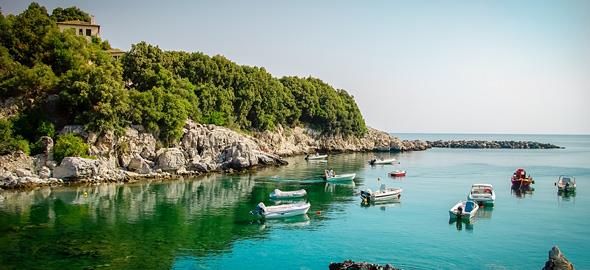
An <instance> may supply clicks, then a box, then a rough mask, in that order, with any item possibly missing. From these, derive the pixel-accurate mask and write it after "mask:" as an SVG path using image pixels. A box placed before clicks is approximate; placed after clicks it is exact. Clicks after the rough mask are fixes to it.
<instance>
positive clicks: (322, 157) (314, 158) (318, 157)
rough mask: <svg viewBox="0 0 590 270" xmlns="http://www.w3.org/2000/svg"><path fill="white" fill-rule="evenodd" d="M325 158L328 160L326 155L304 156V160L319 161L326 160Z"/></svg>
mask: <svg viewBox="0 0 590 270" xmlns="http://www.w3.org/2000/svg"><path fill="white" fill-rule="evenodd" d="M327 158H328V155H320V154H315V155H306V156H305V160H320V159H327Z"/></svg>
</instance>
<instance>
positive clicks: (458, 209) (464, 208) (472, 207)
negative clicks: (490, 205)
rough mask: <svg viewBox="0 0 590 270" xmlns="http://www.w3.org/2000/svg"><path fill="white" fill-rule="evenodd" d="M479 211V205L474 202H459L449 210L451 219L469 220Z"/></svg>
mask: <svg viewBox="0 0 590 270" xmlns="http://www.w3.org/2000/svg"><path fill="white" fill-rule="evenodd" d="M477 210H479V205H477V203H475V202H474V201H459V202H458V203H457V204H455V205H454V206H453V207H451V209H450V210H449V217H450V218H451V219H471V218H472V217H473V216H475V214H476V213H477Z"/></svg>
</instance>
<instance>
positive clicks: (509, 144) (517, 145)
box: [426, 140, 562, 149]
mask: <svg viewBox="0 0 590 270" xmlns="http://www.w3.org/2000/svg"><path fill="white" fill-rule="evenodd" d="M426 143H427V144H428V146H429V147H433V148H434V147H436V148H477V149H479V148H493V149H499V148H503V149H555V148H562V147H559V146H557V145H554V144H550V143H540V142H532V141H477V140H468V141H466V140H459V141H442V140H438V141H426Z"/></svg>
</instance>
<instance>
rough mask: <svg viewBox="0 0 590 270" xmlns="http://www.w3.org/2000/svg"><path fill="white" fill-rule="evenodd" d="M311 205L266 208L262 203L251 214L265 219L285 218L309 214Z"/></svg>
mask: <svg viewBox="0 0 590 270" xmlns="http://www.w3.org/2000/svg"><path fill="white" fill-rule="evenodd" d="M309 207H311V204H309V203H293V204H281V205H273V206H266V205H264V203H262V202H260V203H259V204H258V205H256V209H255V210H253V211H251V212H250V213H251V214H255V215H259V216H261V217H264V218H269V219H270V218H284V217H293V216H298V215H304V214H307V211H309Z"/></svg>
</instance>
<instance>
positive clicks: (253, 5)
mask: <svg viewBox="0 0 590 270" xmlns="http://www.w3.org/2000/svg"><path fill="white" fill-rule="evenodd" d="M29 3H30V2H28V1H15V0H9V1H6V0H3V1H1V2H0V7H1V8H2V12H3V14H18V13H20V12H22V11H23V10H24V9H25V8H26V7H27V6H28V5H29ZM38 3H40V4H41V5H43V6H45V7H47V9H48V11H49V12H51V10H53V9H54V8H55V7H58V6H59V7H69V6H78V7H80V8H81V9H83V10H85V11H87V12H89V13H90V14H92V15H94V16H95V18H96V21H97V23H98V24H100V25H101V37H102V38H103V39H106V40H108V41H109V42H110V44H111V45H112V46H114V47H118V48H121V49H123V50H129V49H130V47H131V44H135V43H138V42H140V41H146V42H148V43H151V44H154V45H158V46H159V47H160V48H162V49H164V50H184V51H191V52H194V51H200V52H204V53H206V54H209V55H216V54H221V55H224V56H226V57H227V58H229V59H230V60H232V61H234V62H236V63H238V64H244V65H251V66H262V67H265V68H266V70H267V71H268V72H270V73H272V74H273V75H274V76H276V77H281V76H286V75H296V76H303V77H307V76H312V77H317V78H320V79H322V80H323V81H325V82H327V83H329V84H330V85H332V86H334V87H336V88H339V89H345V90H346V91H348V93H350V94H352V95H353V96H354V97H355V100H356V101H357V104H358V106H359V108H360V110H361V112H362V114H363V116H364V118H365V121H366V123H367V124H368V125H369V126H371V127H374V128H377V129H381V130H384V131H388V132H394V133H413V132H425V133H515V134H520V133H523V134H590V119H589V118H590V106H589V104H588V103H590V1H586V0H568V1H544V0H531V1H525V0H521V1H477V0H466V1H462V0H457V1H425V0H416V1H276V0H269V1H223V0H218V1H188V0H187V1H165V2H163V1H153V0H145V1H113V0H102V1H67V0H63V1H45V0H42V1H38Z"/></svg>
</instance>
